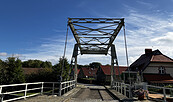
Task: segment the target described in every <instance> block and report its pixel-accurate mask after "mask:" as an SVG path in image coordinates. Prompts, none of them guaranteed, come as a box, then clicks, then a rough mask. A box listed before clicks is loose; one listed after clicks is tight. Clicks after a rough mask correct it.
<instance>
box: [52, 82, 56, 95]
mask: <svg viewBox="0 0 173 102" xmlns="http://www.w3.org/2000/svg"><path fill="white" fill-rule="evenodd" d="M54 90H55V83H54V82H53V86H52V95H54Z"/></svg>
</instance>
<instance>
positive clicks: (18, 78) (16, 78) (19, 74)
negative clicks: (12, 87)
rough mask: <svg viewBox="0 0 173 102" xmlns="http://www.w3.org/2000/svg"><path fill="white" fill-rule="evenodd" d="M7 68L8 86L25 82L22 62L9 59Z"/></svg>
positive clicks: (12, 58)
mask: <svg viewBox="0 0 173 102" xmlns="http://www.w3.org/2000/svg"><path fill="white" fill-rule="evenodd" d="M6 66H7V68H6V71H7V72H6V74H7V82H8V84H12V83H22V82H25V77H24V74H23V70H22V62H21V60H19V59H16V58H14V57H9V58H8V59H7V60H6Z"/></svg>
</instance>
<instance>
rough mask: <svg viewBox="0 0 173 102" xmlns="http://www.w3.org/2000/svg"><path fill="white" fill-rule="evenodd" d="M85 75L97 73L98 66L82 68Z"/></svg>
mask: <svg viewBox="0 0 173 102" xmlns="http://www.w3.org/2000/svg"><path fill="white" fill-rule="evenodd" d="M81 70H82V71H83V73H84V75H85V76H93V75H96V73H97V70H98V68H81Z"/></svg>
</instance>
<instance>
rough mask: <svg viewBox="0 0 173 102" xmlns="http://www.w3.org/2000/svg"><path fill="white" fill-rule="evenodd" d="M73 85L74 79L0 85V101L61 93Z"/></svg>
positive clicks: (6, 101) (7, 101)
mask: <svg viewBox="0 0 173 102" xmlns="http://www.w3.org/2000/svg"><path fill="white" fill-rule="evenodd" d="M74 87H75V80H72V81H66V82H35V83H22V84H11V85H0V98H1V102H9V101H14V100H18V99H26V98H27V97H32V96H36V95H40V94H57V95H59V96H61V95H62V94H64V93H66V92H68V91H69V90H71V89H73V88H74Z"/></svg>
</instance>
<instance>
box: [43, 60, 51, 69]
mask: <svg viewBox="0 0 173 102" xmlns="http://www.w3.org/2000/svg"><path fill="white" fill-rule="evenodd" d="M41 67H42V68H52V63H51V62H49V61H45V62H42V64H41Z"/></svg>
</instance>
